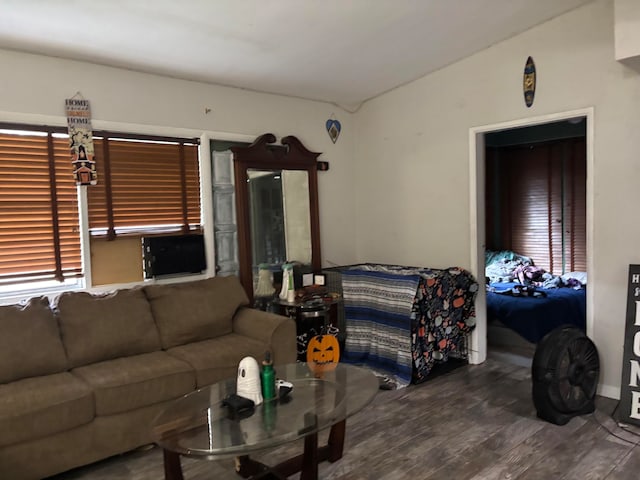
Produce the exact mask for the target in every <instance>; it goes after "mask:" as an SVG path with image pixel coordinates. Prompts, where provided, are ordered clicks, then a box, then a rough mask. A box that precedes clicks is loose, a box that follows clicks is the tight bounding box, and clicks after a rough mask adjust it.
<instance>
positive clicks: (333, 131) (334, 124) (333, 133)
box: [326, 118, 342, 143]
mask: <svg viewBox="0 0 640 480" xmlns="http://www.w3.org/2000/svg"><path fill="white" fill-rule="evenodd" d="M326 127H327V133H328V134H329V138H331V141H332V142H333V143H336V141H337V140H338V137H339V136H340V130H342V125H340V122H339V121H338V120H336V119H334V118H330V119H329V120H327V123H326Z"/></svg>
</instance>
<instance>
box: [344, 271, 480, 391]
mask: <svg viewBox="0 0 640 480" xmlns="http://www.w3.org/2000/svg"><path fill="white" fill-rule="evenodd" d="M341 277H342V278H341V282H342V289H343V296H344V310H345V317H346V331H347V332H346V333H347V335H346V341H345V351H344V355H343V356H342V359H343V360H344V361H346V362H349V363H355V364H359V365H364V366H367V367H369V368H371V369H373V370H374V371H376V372H377V373H379V374H381V375H382V376H385V377H387V378H390V379H391V380H392V381H393V382H394V383H395V385H396V386H397V387H403V386H406V385H408V384H409V383H420V382H423V381H425V380H426V379H427V377H428V375H429V373H430V372H431V370H432V369H433V367H434V366H435V365H436V364H439V363H444V362H447V361H448V359H449V358H450V357H451V358H466V355H467V336H468V333H469V332H470V331H471V330H472V329H473V328H474V327H475V297H476V294H477V291H478V283H477V282H476V281H475V279H474V278H473V276H472V275H471V274H470V273H469V272H467V271H465V270H463V269H461V268H456V267H454V268H448V269H443V270H440V269H429V268H412V267H403V266H389V265H376V264H363V265H358V266H352V267H349V268H346V269H344V270H342V271H341Z"/></svg>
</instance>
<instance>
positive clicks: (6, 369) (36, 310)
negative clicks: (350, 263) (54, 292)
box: [0, 297, 67, 383]
mask: <svg viewBox="0 0 640 480" xmlns="http://www.w3.org/2000/svg"><path fill="white" fill-rule="evenodd" d="M0 332H1V334H0V383H7V382H12V381H14V380H18V379H21V378H27V377H38V376H41V375H48V374H51V373H59V372H62V371H64V370H66V369H67V356H66V354H65V351H64V347H63V346H62V340H61V339H60V331H59V330H58V324H57V323H56V319H55V317H54V315H53V312H52V311H51V308H49V301H48V300H47V298H46V297H39V298H32V299H31V300H29V302H28V303H27V305H24V306H17V305H11V306H6V307H0ZM25 352H29V354H28V355H27V354H26V353H25Z"/></svg>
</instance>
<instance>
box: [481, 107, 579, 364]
mask: <svg viewBox="0 0 640 480" xmlns="http://www.w3.org/2000/svg"><path fill="white" fill-rule="evenodd" d="M586 164H587V162H586V119H585V118H584V117H580V118H575V119H570V120H562V121H557V122H550V123H544V124H540V125H532V126H526V127H519V128H512V129H508V130H502V131H499V132H490V133H487V134H486V135H485V265H484V267H485V269H484V272H485V283H486V284H487V285H488V287H487V345H488V351H489V352H490V353H491V354H492V356H494V357H499V358H502V359H503V360H505V361H508V362H511V363H515V364H517V365H521V366H527V367H529V366H530V365H531V361H532V359H533V355H534V353H535V349H536V345H537V343H538V342H539V341H540V340H541V339H542V337H543V336H544V335H545V334H546V333H548V331H550V330H552V329H553V328H555V327H557V326H561V325H566V324H573V325H576V326H578V327H580V328H582V329H583V330H584V331H585V332H586V295H585V292H586V291H585V289H584V288H578V287H582V285H581V283H579V282H578V280H577V278H584V276H585V275H586V270H587V266H586V263H587V257H586V253H587V252H586V243H587V242H586ZM578 272H580V273H578ZM567 286H569V288H567ZM522 297H525V298H522Z"/></svg>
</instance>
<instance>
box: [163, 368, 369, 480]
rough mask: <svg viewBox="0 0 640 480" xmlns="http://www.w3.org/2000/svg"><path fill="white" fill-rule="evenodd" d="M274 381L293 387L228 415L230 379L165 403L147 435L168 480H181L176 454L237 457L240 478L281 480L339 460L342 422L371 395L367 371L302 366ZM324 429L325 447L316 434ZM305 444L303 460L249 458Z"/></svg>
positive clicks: (311, 474) (281, 371) (306, 475)
mask: <svg viewBox="0 0 640 480" xmlns="http://www.w3.org/2000/svg"><path fill="white" fill-rule="evenodd" d="M276 376H277V378H281V379H283V380H286V381H288V382H291V383H292V384H293V390H292V391H291V393H289V395H287V396H286V397H285V398H284V399H280V400H272V401H270V402H263V403H262V404H260V405H258V406H256V407H255V408H254V409H252V410H251V411H249V412H248V413H245V414H240V415H234V414H233V413H232V412H230V411H229V410H228V407H225V406H223V404H222V401H223V399H224V398H226V397H227V396H228V395H230V394H232V393H235V390H236V379H235V378H233V379H229V380H227V381H223V382H219V383H216V384H214V385H210V386H207V387H204V388H202V389H200V390H197V391H195V392H193V393H190V394H187V395H185V396H184V397H182V398H179V399H178V400H176V401H174V402H173V403H171V404H170V405H169V406H168V407H167V409H166V410H165V411H163V412H162V413H161V414H160V415H158V417H157V418H156V419H155V420H154V422H153V425H152V436H153V439H154V442H155V443H156V444H158V445H159V446H160V447H162V449H163V452H164V472H165V479H167V480H182V478H183V477H182V466H181V464H180V455H183V456H188V457H196V458H202V459H208V460H217V459H222V458H228V457H236V471H237V473H238V474H239V475H241V476H242V477H244V478H251V479H258V478H261V479H274V478H275V479H283V478H287V477H289V476H291V475H293V474H295V473H297V472H301V475H300V479H301V480H312V479H317V478H318V463H319V462H321V461H324V460H328V461H330V462H335V461H336V460H339V459H340V458H341V457H342V452H343V448H344V436H345V430H346V419H347V418H348V417H349V416H350V415H353V414H354V413H356V412H358V411H359V410H361V409H362V408H364V407H365V406H366V405H367V404H369V402H371V400H373V398H374V397H375V395H376V393H377V391H378V379H377V378H376V377H375V375H373V373H371V372H370V371H369V370H365V369H363V368H360V367H356V366H353V365H348V364H342V363H339V364H337V366H336V368H335V369H333V370H330V371H325V372H323V373H314V372H313V371H312V370H311V369H310V368H309V366H308V365H307V364H306V363H296V364H290V365H284V366H278V367H277V368H276ZM329 427H330V428H331V430H330V432H329V438H328V441H327V444H326V445H323V446H318V432H320V431H322V430H324V429H327V428H329ZM300 438H304V451H303V453H302V454H300V455H298V456H296V457H293V458H290V459H288V460H285V461H284V462H281V463H279V464H277V465H274V466H267V465H265V464H263V463H260V462H257V461H255V460H253V459H251V458H250V457H249V455H250V454H252V453H255V452H258V451H260V450H265V449H269V448H273V447H276V446H278V445H281V444H284V443H287V442H292V441H294V440H297V439H300Z"/></svg>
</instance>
